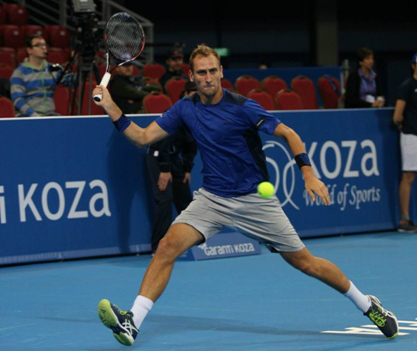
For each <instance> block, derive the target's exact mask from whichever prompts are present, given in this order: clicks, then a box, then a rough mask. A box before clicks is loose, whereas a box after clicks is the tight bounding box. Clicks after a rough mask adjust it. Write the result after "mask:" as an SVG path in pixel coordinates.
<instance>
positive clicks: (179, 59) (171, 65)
mask: <svg viewBox="0 0 417 351" xmlns="http://www.w3.org/2000/svg"><path fill="white" fill-rule="evenodd" d="M183 63H184V54H183V52H182V49H181V48H175V49H172V50H169V51H168V52H167V59H166V64H167V69H166V72H165V73H164V74H163V75H162V77H161V78H159V82H160V83H161V86H162V91H163V93H164V94H166V93H167V92H166V90H165V83H166V82H167V81H168V80H170V79H171V78H172V77H181V78H184V79H187V80H188V77H187V76H186V75H184V73H183V72H182V65H183Z"/></svg>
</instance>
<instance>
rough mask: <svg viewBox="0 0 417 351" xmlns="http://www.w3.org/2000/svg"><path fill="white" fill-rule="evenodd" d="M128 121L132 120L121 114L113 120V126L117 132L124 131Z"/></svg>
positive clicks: (128, 124)
mask: <svg viewBox="0 0 417 351" xmlns="http://www.w3.org/2000/svg"><path fill="white" fill-rule="evenodd" d="M130 123H132V121H131V120H130V119H129V118H127V117H126V116H125V115H121V116H120V118H119V119H118V120H117V121H116V122H113V124H114V126H115V127H116V129H117V130H118V131H119V132H123V131H125V129H126V128H127V127H129V126H130Z"/></svg>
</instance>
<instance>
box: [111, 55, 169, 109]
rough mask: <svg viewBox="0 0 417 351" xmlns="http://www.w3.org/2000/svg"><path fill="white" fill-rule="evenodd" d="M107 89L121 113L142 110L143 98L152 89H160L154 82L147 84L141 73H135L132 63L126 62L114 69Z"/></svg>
mask: <svg viewBox="0 0 417 351" xmlns="http://www.w3.org/2000/svg"><path fill="white" fill-rule="evenodd" d="M118 63H120V62H118ZM109 91H110V93H111V95H112V98H113V100H114V101H115V102H116V103H117V104H118V106H119V107H120V109H121V110H122V111H123V113H125V114H129V113H142V112H144V111H143V105H142V100H143V98H144V97H145V96H146V95H148V94H149V93H151V92H152V91H161V89H160V87H159V86H158V85H156V84H148V83H147V82H146V81H145V78H144V77H143V76H142V74H141V73H140V74H139V75H136V74H135V71H134V63H133V62H128V63H125V64H124V65H121V66H119V67H117V68H116V69H115V70H114V76H113V77H112V78H111V80H110V84H109Z"/></svg>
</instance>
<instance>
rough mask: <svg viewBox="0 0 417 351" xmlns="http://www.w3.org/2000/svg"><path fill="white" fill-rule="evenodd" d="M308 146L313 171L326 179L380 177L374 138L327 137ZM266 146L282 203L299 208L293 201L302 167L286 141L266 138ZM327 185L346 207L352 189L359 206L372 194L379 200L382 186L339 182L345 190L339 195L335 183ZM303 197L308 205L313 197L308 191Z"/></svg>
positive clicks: (352, 199)
mask: <svg viewBox="0 0 417 351" xmlns="http://www.w3.org/2000/svg"><path fill="white" fill-rule="evenodd" d="M305 147H306V150H307V154H308V156H309V158H310V160H311V166H312V168H313V170H314V173H315V174H316V176H317V177H318V178H319V179H321V180H322V181H323V182H325V183H326V182H328V181H329V180H330V181H332V180H334V179H340V180H343V181H346V180H347V179H352V180H353V179H354V178H360V177H371V176H376V177H378V176H379V175H380V172H379V169H378V155H377V149H376V146H375V143H374V142H373V141H372V140H369V139H365V140H362V141H360V142H359V141H357V140H342V141H339V142H335V141H332V140H328V141H325V142H324V143H319V142H317V141H314V142H312V143H311V144H310V145H305ZM263 150H264V151H265V155H266V161H267V162H268V163H269V166H270V167H269V169H271V168H272V170H273V172H270V176H271V183H272V184H273V185H274V186H275V189H277V193H278V192H279V196H278V197H279V198H280V200H281V204H282V206H285V205H287V204H290V205H291V206H292V207H294V208H295V209H297V210H299V205H298V204H297V203H296V202H295V201H294V198H293V195H294V189H295V186H296V179H302V178H300V176H299V175H298V176H297V173H296V172H299V171H298V167H297V165H296V163H295V160H294V157H293V155H292V154H291V153H290V152H289V151H288V148H287V146H286V145H284V144H283V143H281V142H279V141H276V140H268V141H266V143H265V145H264V146H263ZM354 161H355V162H354ZM355 165H356V166H355ZM327 186H328V188H329V192H331V195H332V197H333V198H332V203H339V204H340V205H341V206H342V205H343V206H344V207H345V206H346V204H347V201H349V198H348V192H349V191H350V193H349V194H350V195H351V197H352V198H351V199H350V200H351V203H350V204H351V205H355V206H357V208H359V207H358V206H359V204H360V203H361V202H366V200H368V199H369V198H370V197H372V198H373V201H379V196H380V195H379V193H380V189H365V190H362V189H361V190H359V189H357V187H356V186H352V187H351V188H350V189H349V187H350V184H349V183H345V184H343V185H342V186H340V184H339V186H340V187H341V188H343V193H342V194H341V195H339V194H338V193H336V187H337V185H336V184H327ZM304 198H305V200H306V204H307V205H308V202H309V201H310V200H309V197H308V195H307V194H305V196H304ZM375 199H377V200H375ZM344 207H343V208H341V210H343V209H344Z"/></svg>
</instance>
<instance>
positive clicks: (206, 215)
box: [174, 188, 304, 252]
mask: <svg viewBox="0 0 417 351" xmlns="http://www.w3.org/2000/svg"><path fill="white" fill-rule="evenodd" d="M174 223H186V224H188V225H190V226H192V227H194V228H195V229H197V230H198V231H199V232H200V233H201V234H202V235H203V236H204V238H205V240H207V239H209V238H210V237H212V236H214V235H215V234H217V233H218V232H219V231H221V230H222V229H224V228H233V229H235V230H237V231H238V232H240V233H242V234H243V235H245V236H247V237H249V238H251V239H254V240H256V241H258V242H260V243H262V244H265V245H266V246H267V247H268V249H269V250H270V251H272V252H296V251H300V250H301V249H303V248H304V244H303V243H302V241H301V239H300V237H299V236H298V234H297V232H296V231H295V229H294V227H293V226H292V224H291V223H290V221H289V219H288V217H287V216H286V214H285V213H284V211H283V210H282V207H281V204H280V202H279V200H278V198H277V197H276V196H272V197H270V198H268V199H264V198H262V197H260V196H259V194H258V193H253V194H249V195H243V196H238V197H221V196H217V195H214V194H212V193H210V192H208V191H207V190H205V189H203V188H200V189H199V190H198V191H194V197H193V201H192V202H191V203H190V205H189V206H188V207H187V208H186V209H185V210H183V211H182V212H181V214H180V215H179V216H178V217H177V218H176V219H175V221H174Z"/></svg>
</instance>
